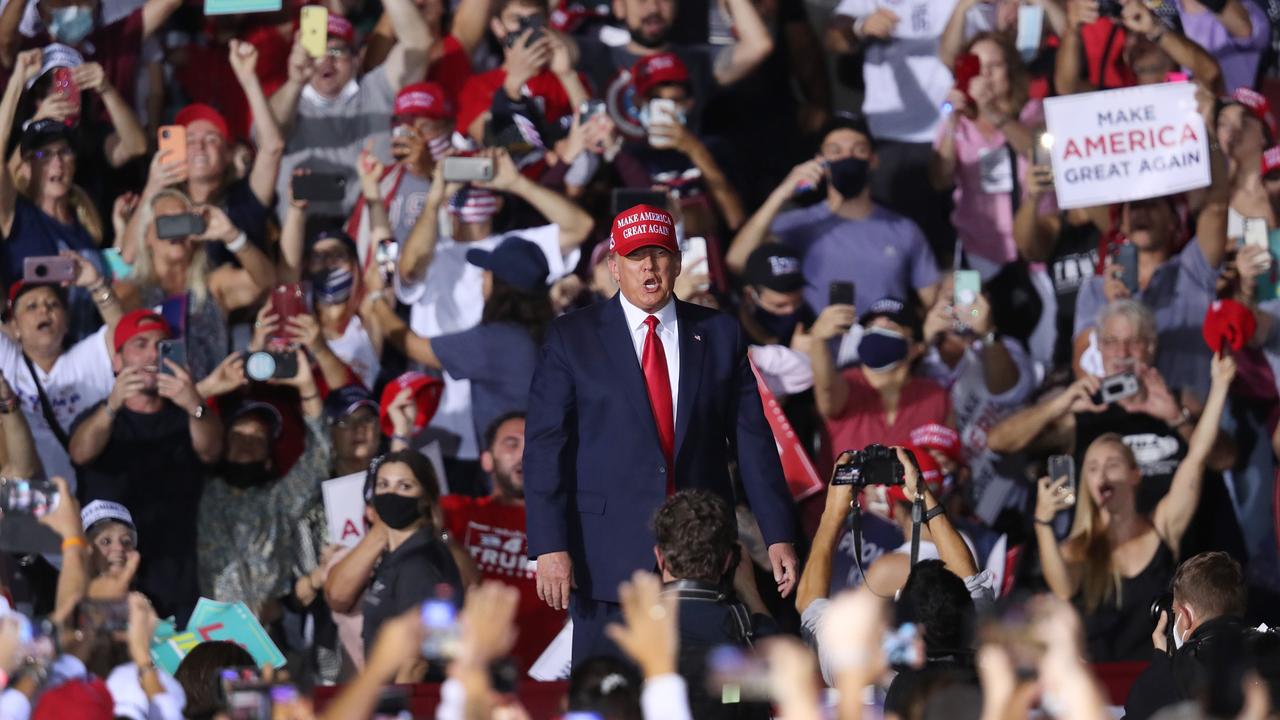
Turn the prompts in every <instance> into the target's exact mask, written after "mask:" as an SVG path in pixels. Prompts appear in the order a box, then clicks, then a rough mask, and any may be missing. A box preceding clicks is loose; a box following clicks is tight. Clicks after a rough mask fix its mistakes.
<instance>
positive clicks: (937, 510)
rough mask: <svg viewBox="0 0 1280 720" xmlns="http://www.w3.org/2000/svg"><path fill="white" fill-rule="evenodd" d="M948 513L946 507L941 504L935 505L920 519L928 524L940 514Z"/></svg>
mask: <svg viewBox="0 0 1280 720" xmlns="http://www.w3.org/2000/svg"><path fill="white" fill-rule="evenodd" d="M946 514H947V509H946V508H944V507H943V506H941V505H934V506H933V509H932V510H930V511H929V512H927V513H925V514H924V517H923V518H921V519H920V522H921V523H922V524H925V525H928V524H929V521H930V520H932V519H934V518H936V517H938V516H939V515H946Z"/></svg>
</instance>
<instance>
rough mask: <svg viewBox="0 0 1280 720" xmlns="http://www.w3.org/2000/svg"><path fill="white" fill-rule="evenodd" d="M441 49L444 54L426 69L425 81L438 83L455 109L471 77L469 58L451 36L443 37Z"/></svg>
mask: <svg viewBox="0 0 1280 720" xmlns="http://www.w3.org/2000/svg"><path fill="white" fill-rule="evenodd" d="M443 47H444V53H443V54H441V55H440V57H438V58H436V59H435V60H432V61H431V67H429V68H427V79H428V80H430V81H431V82H435V83H440V87H442V88H444V94H445V97H447V98H449V99H450V100H452V101H453V104H454V107H457V106H458V98H459V97H460V96H461V95H462V88H463V86H464V85H466V84H467V80H468V79H469V78H470V77H471V58H469V57H467V51H466V50H465V49H464V48H463V47H462V43H460V42H458V38H456V37H454V36H452V35H445V36H444V43H443ZM489 98H490V100H492V99H493V96H492V95H490V96H489ZM473 119H474V118H473ZM458 127H459V129H461V128H462V127H464V126H463V125H461V124H459V125H458Z"/></svg>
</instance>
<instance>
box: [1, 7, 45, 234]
mask: <svg viewBox="0 0 1280 720" xmlns="http://www.w3.org/2000/svg"><path fill="white" fill-rule="evenodd" d="M11 4H13V3H11ZM43 57H44V53H43V51H41V50H38V49H37V50H27V51H26V52H23V53H20V54H19V55H18V60H17V63H16V67H14V69H13V74H12V75H10V76H9V84H8V85H7V86H5V89H4V98H3V99H0V148H7V147H9V140H10V139H12V137H13V120H14V116H15V115H16V114H17V112H18V100H19V99H21V97H22V89H23V88H24V87H25V86H26V82H27V80H29V79H31V78H33V77H35V76H36V74H38V73H39V72H40V63H41V62H42V58H43ZM17 201H18V189H17V188H16V187H15V186H14V184H13V176H12V175H11V174H10V173H9V172H7V169H3V168H0V234H3V235H4V236H5V237H8V236H9V233H10V232H11V231H12V230H13V209H14V204H15V203H16V202H17Z"/></svg>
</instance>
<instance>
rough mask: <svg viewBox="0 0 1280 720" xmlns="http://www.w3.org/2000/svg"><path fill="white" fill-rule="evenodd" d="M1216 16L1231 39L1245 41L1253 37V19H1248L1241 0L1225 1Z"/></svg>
mask: <svg viewBox="0 0 1280 720" xmlns="http://www.w3.org/2000/svg"><path fill="white" fill-rule="evenodd" d="M1217 16H1218V21H1219V22H1221V23H1222V27H1224V28H1226V29H1227V33H1228V34H1229V35H1231V37H1233V38H1239V39H1241V40H1246V39H1248V38H1250V37H1252V36H1253V19H1252V18H1250V17H1249V11H1248V10H1247V9H1245V6H1244V2H1243V0H1227V4H1226V5H1223V6H1222V11H1221V12H1219V13H1217Z"/></svg>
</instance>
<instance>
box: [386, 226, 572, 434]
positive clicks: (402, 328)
mask: <svg viewBox="0 0 1280 720" xmlns="http://www.w3.org/2000/svg"><path fill="white" fill-rule="evenodd" d="M467 261H468V262H470V263H471V264H472V265H475V266H477V267H479V268H482V269H483V270H484V312H483V313H482V314H481V316H480V324H479V325H476V326H475V327H473V328H470V329H468V330H463V331H462V332H457V333H451V334H448V335H438V336H436V337H433V338H426V337H422V336H421V335H416V334H414V333H413V332H412V331H410V330H409V327H408V326H407V325H406V324H405V322H404V320H401V319H400V318H399V316H397V315H396V314H395V312H394V311H393V310H392V309H391V306H390V305H388V304H387V302H386V301H385V300H384V299H383V296H382V293H381V292H380V291H378V290H374V291H373V292H370V293H369V295H368V296H367V297H366V299H365V303H366V305H365V312H366V313H375V314H376V317H377V319H378V323H379V324H380V325H381V327H382V328H383V329H384V331H385V332H386V334H387V337H388V339H390V341H391V343H392V344H393V345H395V346H396V347H398V348H400V350H401V351H403V352H404V354H405V355H407V356H408V357H409V359H411V360H413V361H414V362H417V363H420V364H422V365H423V366H424V367H427V368H429V369H432V370H443V371H444V372H445V373H448V375H449V376H450V377H451V378H453V379H454V380H469V381H471V410H472V413H471V415H472V421H473V425H474V427H475V433H476V438H477V440H478V439H480V438H481V437H483V435H484V431H485V429H486V428H487V427H489V424H490V423H492V422H493V421H494V420H495V419H496V418H498V417H499V416H501V415H503V414H505V413H509V412H513V411H517V410H519V411H524V410H526V409H527V408H526V407H525V404H526V402H527V399H528V394H529V383H530V382H531V381H532V380H533V366H534V364H535V362H536V360H537V352H538V345H539V344H540V343H541V342H542V335H543V333H544V332H545V331H546V329H547V325H548V324H549V323H550V322H551V319H552V316H553V315H554V312H553V310H552V308H551V298H550V296H549V295H548V294H547V276H548V275H549V274H550V272H551V271H550V268H549V267H548V266H547V260H546V256H545V255H544V254H543V252H542V250H541V248H539V247H538V246H537V245H535V244H534V243H532V242H529V241H528V240H525V239H523V238H520V237H508V238H507V239H505V240H503V241H502V242H501V243H500V244H499V245H498V246H497V247H496V248H494V249H493V250H492V251H489V250H480V249H478V248H475V249H472V250H468V251H467Z"/></svg>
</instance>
